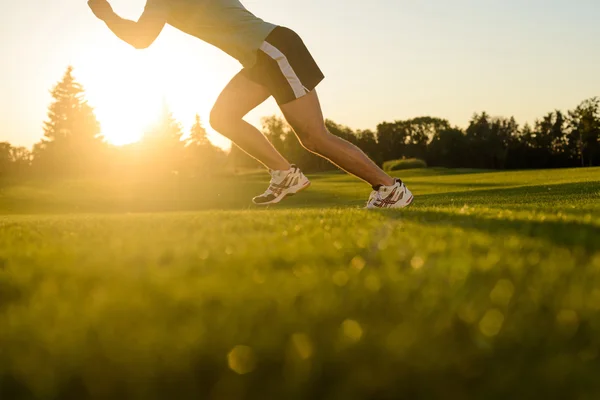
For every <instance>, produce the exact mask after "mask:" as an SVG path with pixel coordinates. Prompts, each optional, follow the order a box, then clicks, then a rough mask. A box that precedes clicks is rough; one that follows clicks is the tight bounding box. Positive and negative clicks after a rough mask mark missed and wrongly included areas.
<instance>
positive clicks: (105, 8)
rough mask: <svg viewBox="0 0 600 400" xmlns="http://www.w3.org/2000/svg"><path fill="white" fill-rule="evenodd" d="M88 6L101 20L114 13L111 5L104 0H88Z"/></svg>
mask: <svg viewBox="0 0 600 400" xmlns="http://www.w3.org/2000/svg"><path fill="white" fill-rule="evenodd" d="M88 6H90V8H91V9H92V12H93V13H94V15H95V16H96V17H98V18H100V19H101V20H103V21H104V20H106V19H108V18H110V17H111V16H112V15H114V11H113V9H112V7H111V5H110V4H109V3H108V1H106V0H89V1H88Z"/></svg>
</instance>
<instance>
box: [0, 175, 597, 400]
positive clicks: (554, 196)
mask: <svg viewBox="0 0 600 400" xmlns="http://www.w3.org/2000/svg"><path fill="white" fill-rule="evenodd" d="M402 178H403V179H404V180H405V181H406V183H407V184H408V186H409V187H410V188H411V190H412V191H413V192H414V193H415V195H416V200H415V203H414V206H412V207H411V208H410V209H408V210H401V211H391V212H390V211H387V212H386V211H382V212H373V211H365V210H361V209H359V206H361V205H362V204H364V201H365V200H366V197H367V196H368V192H369V190H368V187H366V186H365V185H363V184H360V183H358V182H357V181H356V180H355V179H353V178H350V177H347V176H345V175H343V174H323V175H317V176H313V177H312V180H313V186H312V187H311V189H310V190H309V191H307V192H306V193H303V194H302V195H299V196H297V197H294V198H291V199H289V200H288V201H286V202H285V203H284V204H282V205H281V206H278V207H273V208H270V209H268V210H267V209H260V210H257V209H255V208H253V207H251V206H249V204H248V201H249V198H250V197H251V196H252V195H253V194H256V193H258V192H260V191H261V190H262V189H264V184H265V180H264V177H262V176H258V175H250V176H246V177H244V179H240V178H227V179H223V180H221V181H219V182H212V183H210V184H208V183H204V184H202V183H196V184H193V183H189V182H188V183H185V182H179V183H170V184H166V183H164V184H158V183H152V184H149V183H147V184H142V183H139V182H137V183H135V184H132V183H131V182H130V183H128V184H125V183H120V184H116V183H107V182H96V183H93V184H92V183H90V182H66V183H62V184H60V185H59V184H42V183H36V184H33V183H32V184H30V185H27V186H21V187H9V188H4V189H3V190H2V191H1V192H0V213H3V214H4V215H3V216H0V398H1V399H3V400H4V399H11V400H12V399H16V400H19V399H92V398H93V399H143V400H152V399H211V400H213V399H219V400H220V399H223V400H230V399H344V400H353V399H404V398H405V399H416V398H419V399H430V398H431V399H464V398H476V399H484V398H485V399H506V398H523V399H532V398H560V399H565V398H569V399H596V398H598V396H599V395H600V381H598V371H599V370H600V369H599V368H600V169H598V168H596V169H577V170H546V171H519V172H489V171H474V170H443V169H425V170H414V171H404V172H403V173H402ZM211 194H218V195H219V196H212V195H211ZM211 196H212V197H211Z"/></svg>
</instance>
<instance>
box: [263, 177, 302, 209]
mask: <svg viewBox="0 0 600 400" xmlns="http://www.w3.org/2000/svg"><path fill="white" fill-rule="evenodd" d="M309 186H310V181H309V180H307V181H306V182H305V183H304V184H303V185H302V186H300V187H298V186H293V187H291V188H289V189H286V190H284V191H283V192H282V193H281V196H279V197H276V198H274V199H273V200H271V201H269V202H266V203H254V202H253V203H254V204H255V205H257V206H270V205H272V204H277V203H279V202H280V201H282V200H283V199H285V198H286V197H292V196H293V195H295V194H298V193H300V192H301V191H303V190H305V189H308V187H309Z"/></svg>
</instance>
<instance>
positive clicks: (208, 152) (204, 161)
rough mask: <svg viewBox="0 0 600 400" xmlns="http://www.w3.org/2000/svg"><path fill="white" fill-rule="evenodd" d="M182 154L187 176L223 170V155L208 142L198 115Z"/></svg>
mask: <svg viewBox="0 0 600 400" xmlns="http://www.w3.org/2000/svg"><path fill="white" fill-rule="evenodd" d="M184 154H185V169H186V171H187V174H188V175H189V176H203V175H208V174H212V173H215V172H217V171H219V170H221V169H222V168H223V164H224V161H225V153H224V152H223V151H222V150H221V149H219V148H217V147H216V146H214V145H213V144H212V143H211V142H210V140H209V139H208V136H207V133H206V129H204V126H203V125H202V121H201V120H200V116H199V115H198V114H196V119H195V122H194V125H193V126H192V129H191V132H190V136H189V137H188V138H187V139H186V141H185V151H184Z"/></svg>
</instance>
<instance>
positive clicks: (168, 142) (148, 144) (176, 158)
mask: <svg viewBox="0 0 600 400" xmlns="http://www.w3.org/2000/svg"><path fill="white" fill-rule="evenodd" d="M182 136H183V132H182V129H181V124H180V123H179V122H178V121H177V120H176V119H175V118H174V117H173V114H172V113H171V110H170V109H169V107H168V105H167V103H166V102H164V104H163V108H162V112H161V114H160V115H159V117H158V120H157V121H156V123H155V124H154V126H153V127H152V128H151V129H150V130H149V131H147V132H146V133H145V134H144V137H143V138H142V141H141V143H140V145H141V146H142V148H143V159H142V160H141V161H142V165H141V166H142V167H143V168H144V169H145V170H146V172H148V173H150V174H151V175H155V176H156V175H165V174H174V173H179V172H180V171H181V169H182V166H183V151H184V145H185V143H184V142H183V141H182V140H181V137H182Z"/></svg>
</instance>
